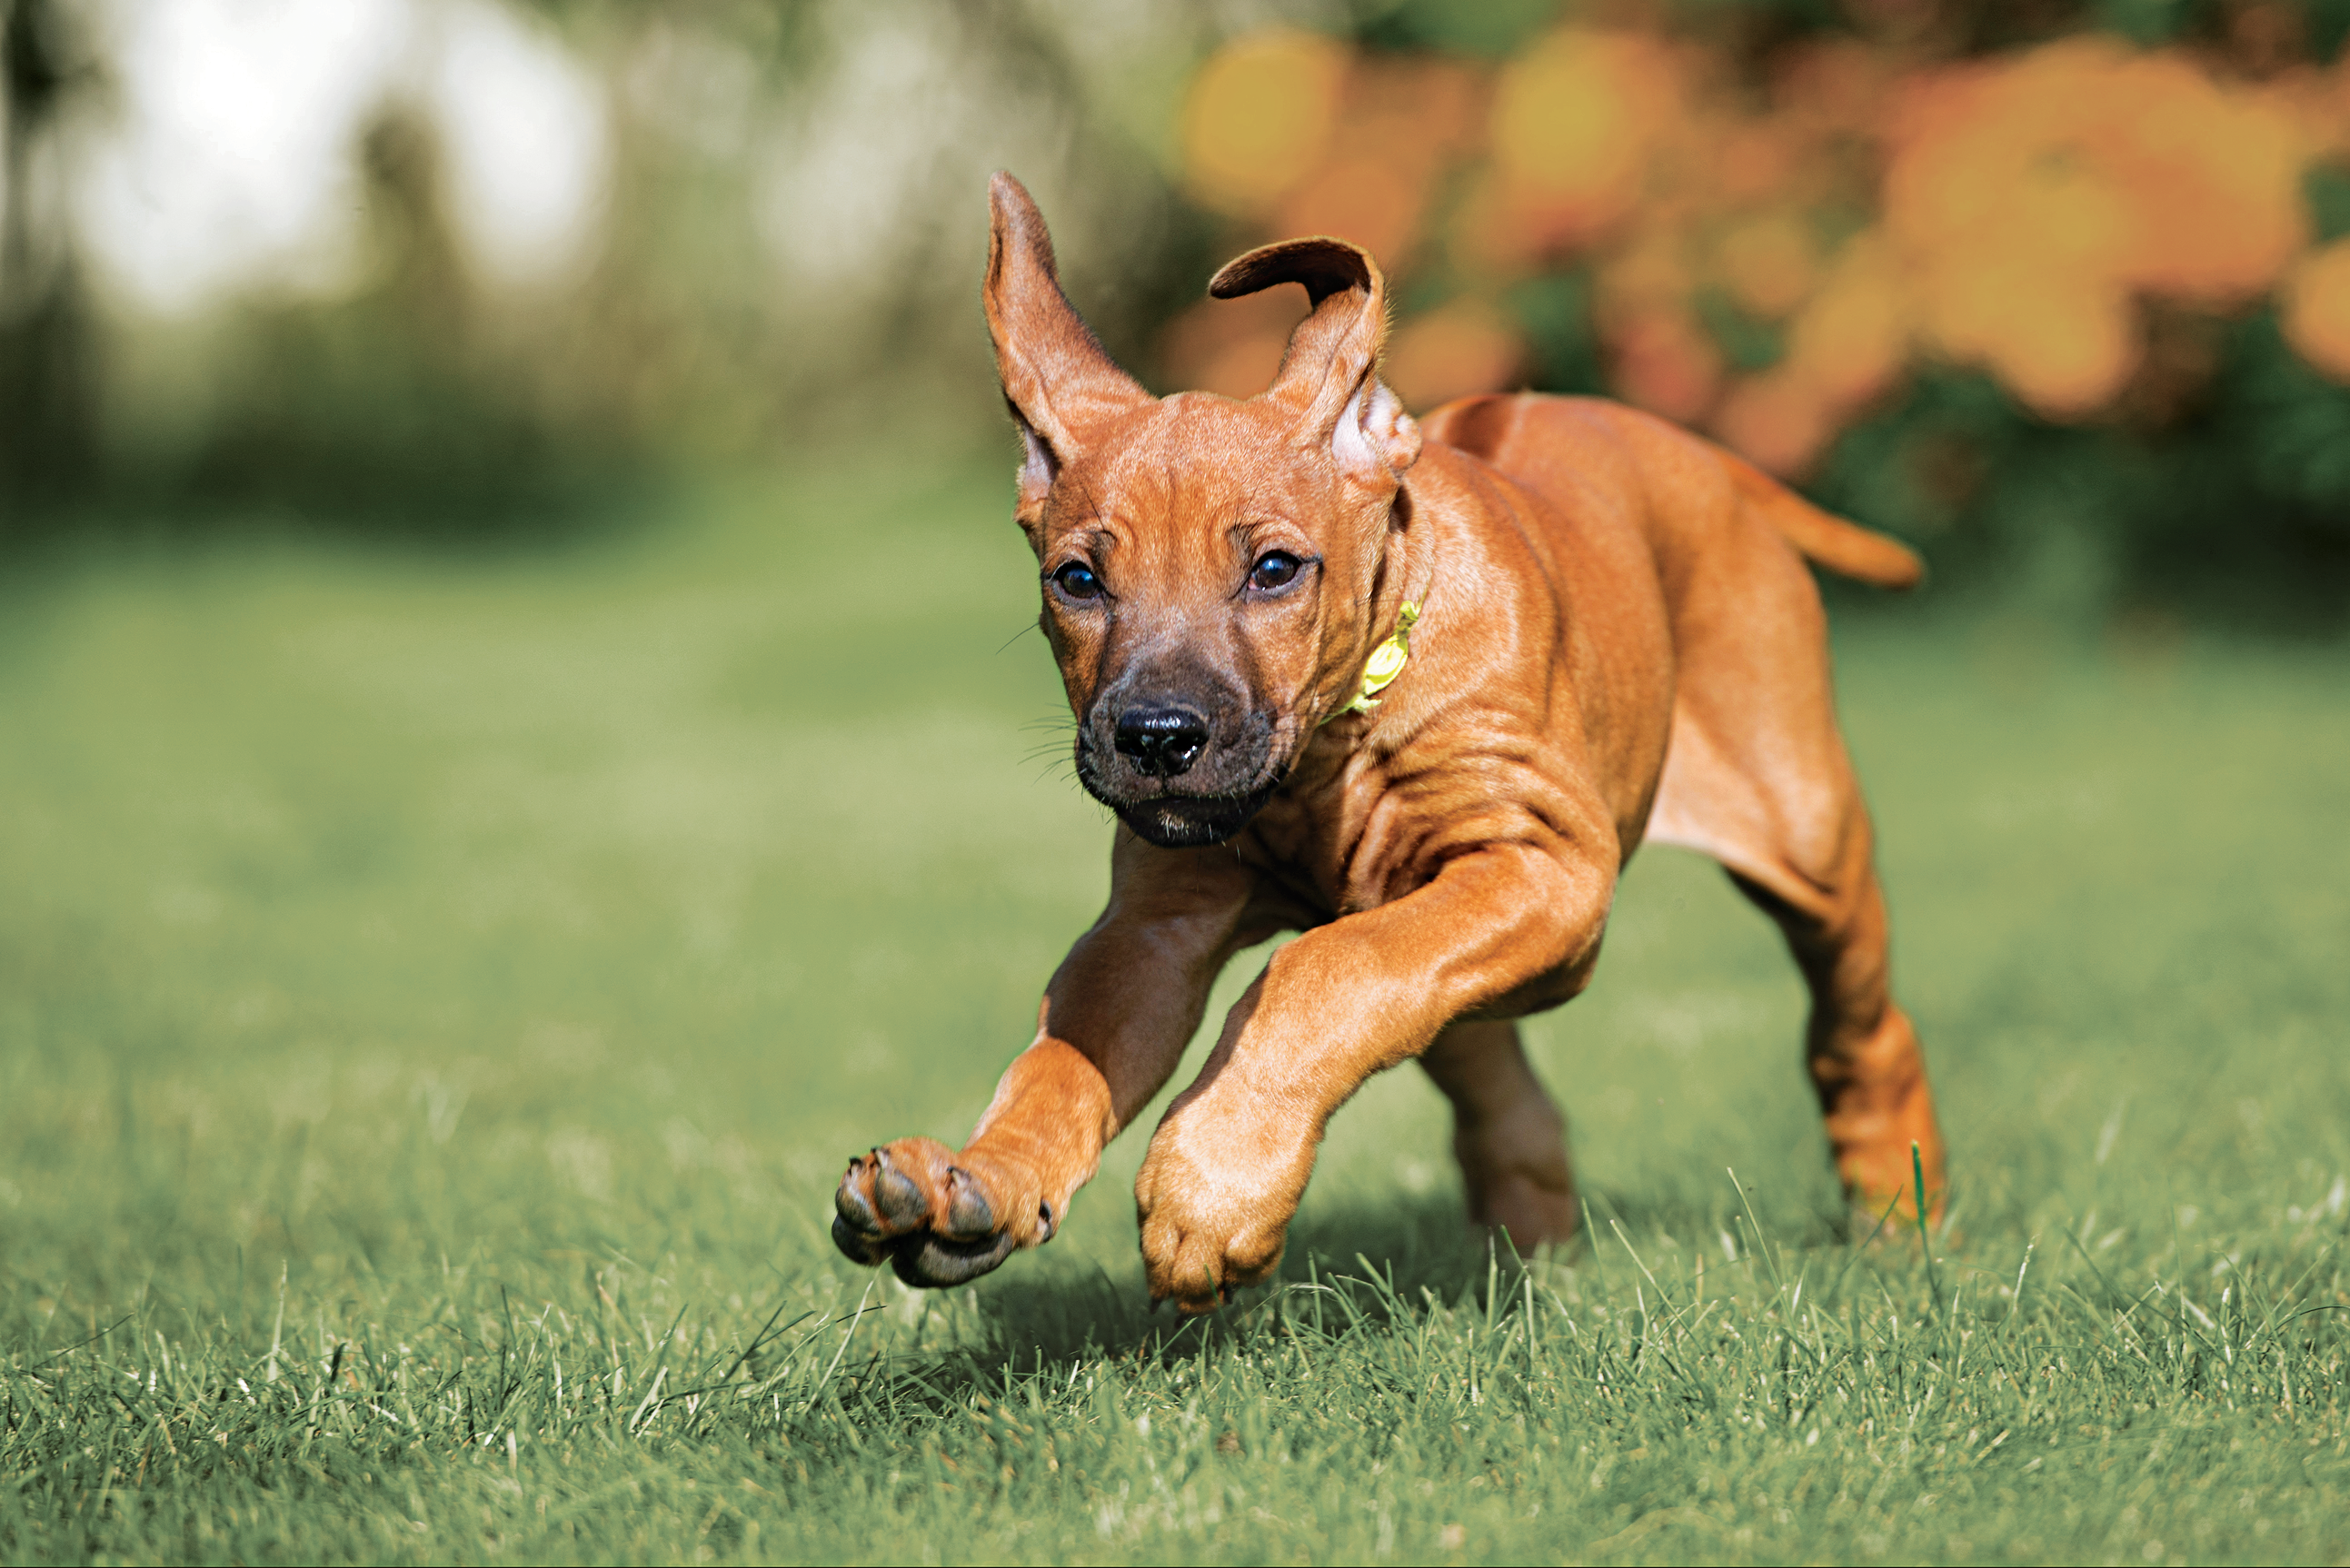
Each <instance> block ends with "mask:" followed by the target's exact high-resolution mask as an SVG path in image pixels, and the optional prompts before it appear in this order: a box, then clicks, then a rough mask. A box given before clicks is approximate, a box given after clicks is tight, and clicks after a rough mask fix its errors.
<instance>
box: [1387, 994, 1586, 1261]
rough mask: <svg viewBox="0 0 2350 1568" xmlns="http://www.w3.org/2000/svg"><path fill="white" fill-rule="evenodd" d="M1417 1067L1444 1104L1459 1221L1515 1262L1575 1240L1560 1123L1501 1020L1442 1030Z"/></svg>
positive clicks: (1511, 1028)
mask: <svg viewBox="0 0 2350 1568" xmlns="http://www.w3.org/2000/svg"><path fill="white" fill-rule="evenodd" d="M1419 1064H1420V1066H1422V1067H1423V1068H1425V1069H1426V1070H1427V1072H1428V1075H1429V1076H1430V1078H1433V1079H1434V1080H1435V1081H1436V1086H1437V1087H1438V1088H1440V1089H1441V1090H1443V1091H1444V1096H1445V1098H1447V1099H1449V1100H1451V1102H1452V1154H1453V1158H1456V1159H1458V1160H1459V1161H1460V1162H1461V1181H1462V1182H1463V1184H1464V1185H1466V1187H1467V1188H1468V1189H1469V1221H1470V1223H1471V1224H1472V1225H1488V1226H1492V1225H1498V1226H1500V1227H1501V1228H1502V1229H1503V1231H1507V1232H1509V1237H1510V1242H1511V1244H1512V1245H1513V1246H1514V1247H1516V1248H1517V1250H1518V1251H1520V1252H1521V1253H1523V1254H1527V1255H1531V1254H1532V1253H1533V1251H1534V1249H1535V1248H1536V1247H1538V1246H1541V1245H1542V1244H1543V1243H1544V1242H1545V1241H1566V1240H1567V1239H1568V1238H1569V1237H1571V1236H1573V1235H1574V1234H1575V1220H1576V1210H1575V1177H1574V1174H1573V1172H1572V1171H1571V1170H1570V1168H1569V1167H1568V1165H1567V1159H1566V1122H1565V1119H1564V1118H1563V1117H1561V1116H1559V1114H1558V1110H1557V1108H1556V1107H1555V1106H1553V1105H1552V1104H1551V1099H1550V1096H1549V1095H1548V1094H1547V1093H1545V1092H1544V1089H1543V1086H1542V1081H1541V1080H1540V1079H1538V1078H1536V1077H1535V1076H1534V1067H1533V1065H1532V1064H1530V1063H1528V1062H1527V1060H1526V1053H1525V1048H1524V1047H1523V1045H1522V1044H1519V1041H1518V1026H1517V1025H1516V1024H1514V1023H1510V1022H1508V1021H1507V1020H1501V1019H1490V1020H1475V1021H1463V1022H1461V1023H1451V1024H1449V1025H1447V1026H1446V1027H1445V1030H1444V1032H1443V1033H1441V1034H1439V1035H1438V1036H1437V1037H1436V1043H1435V1044H1432V1045H1430V1047H1429V1048H1428V1050H1427V1051H1426V1052H1425V1053H1424V1054H1422V1055H1421V1056H1420V1058H1419Z"/></svg>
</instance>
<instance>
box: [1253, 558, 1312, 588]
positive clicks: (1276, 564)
mask: <svg viewBox="0 0 2350 1568" xmlns="http://www.w3.org/2000/svg"><path fill="white" fill-rule="evenodd" d="M1304 565H1305V562H1303V561H1301V560H1299V559H1298V558H1297V557H1296V556H1293V555H1291V554H1290V553H1289V552H1288V551H1286V550H1267V551H1266V552H1265V553H1264V554H1263V555H1262V556H1258V557H1257V558H1256V565H1255V566H1251V567H1250V568H1249V587H1253V588H1281V587H1288V586H1289V583H1290V579H1292V578H1293V577H1295V576H1297V571H1298V568H1299V567H1301V566H1304Z"/></svg>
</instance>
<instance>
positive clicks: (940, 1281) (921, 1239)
mask: <svg viewBox="0 0 2350 1568" xmlns="http://www.w3.org/2000/svg"><path fill="white" fill-rule="evenodd" d="M956 1160H957V1157H956V1155H955V1152H954V1150H952V1149H951V1148H949V1147H947V1146H946V1145H944V1144H942V1143H940V1142H939V1141H937V1140H936V1139H934V1138H926V1137H907V1138H899V1140H898V1141H896V1142H895V1143H892V1144H889V1145H886V1146H883V1147H879V1148H875V1149H873V1150H872V1151H871V1152H869V1153H867V1154H861V1155H858V1157H857V1158H854V1159H852V1160H850V1161H849V1162H848V1171H847V1174H846V1175H845V1176H843V1177H842V1178H841V1179H840V1189H839V1190H838V1191H837V1192H836V1193H835V1194H833V1199H832V1205H833V1209H834V1210H835V1212H834V1215H833V1220H832V1241H833V1245H835V1246H837V1247H838V1248H839V1249H840V1250H841V1251H842V1253H844V1254H845V1255H846V1256H847V1257H848V1258H849V1259H851V1260H852V1261H854V1262H859V1263H863V1264H866V1265H867V1266H868V1267H870V1266H872V1265H874V1264H878V1263H882V1262H887V1263H888V1264H889V1266H890V1267H891V1268H892V1269H894V1270H895V1271H897V1274H898V1277H899V1279H901V1280H903V1281H905V1282H907V1283H908V1284H910V1285H920V1286H924V1287H931V1288H935V1287H938V1286H942V1285H959V1284H962V1283H963V1282H965V1281H967V1280H975V1279H977V1278H978V1277H979V1276H980V1275H982V1274H983V1273H986V1272H988V1271H989V1270H991V1269H993V1268H994V1267H995V1266H996V1265H997V1264H999V1263H1001V1262H1003V1260H1004V1259H1006V1258H1008V1257H1010V1256H1011V1255H1012V1254H1013V1252H1014V1251H1016V1250H1018V1249H1019V1248H1020V1247H1022V1246H1035V1245H1036V1244H1037V1243H1038V1242H1041V1241H1048V1240H1050V1239H1051V1236H1052V1233H1053V1231H1054V1229H1055V1218H1052V1217H1051V1215H1052V1210H1050V1209H1048V1208H1046V1207H1045V1205H1043V1204H1041V1203H1040V1202H1038V1200H1037V1199H1035V1197H1034V1196H1033V1195H1029V1194H1021V1193H1014V1192H1009V1191H1007V1190H1006V1187H1007V1185H1008V1183H1006V1182H1005V1181H1004V1179H1003V1177H1002V1176H1001V1174H1000V1173H994V1172H989V1173H985V1174H983V1173H982V1172H980V1171H979V1170H977V1169H975V1168H971V1167H969V1166H966V1165H962V1164H958V1163H957V1162H956ZM1023 1221H1026V1222H1025V1223H1023Z"/></svg>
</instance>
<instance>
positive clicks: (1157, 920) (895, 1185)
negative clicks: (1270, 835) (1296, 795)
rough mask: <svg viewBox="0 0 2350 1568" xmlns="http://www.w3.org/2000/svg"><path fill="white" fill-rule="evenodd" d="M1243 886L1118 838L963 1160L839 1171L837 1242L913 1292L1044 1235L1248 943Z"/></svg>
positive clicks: (889, 1150)
mask: <svg viewBox="0 0 2350 1568" xmlns="http://www.w3.org/2000/svg"><path fill="white" fill-rule="evenodd" d="M1253 885H1254V883H1253V877H1252V876H1251V875H1250V874H1249V873H1248V872H1247V871H1246V870H1245V869H1243V867H1241V865H1240V863H1239V862H1238V861H1237V860H1236V859H1235V858H1234V857H1233V856H1232V852H1231V851H1230V850H1216V849H1159V848H1155V847H1153V846H1150V845H1149V844H1147V843H1145V842H1144V841H1143V840H1141V839H1139V838H1137V837H1136V836H1134V835H1133V834H1131V833H1129V832H1128V831H1127V830H1125V829H1124V828H1120V829H1119V830H1118V844H1117V847H1116V848H1115V849H1114V850H1113V851H1112V852H1111V857H1110V898H1109V907H1108V908H1107V909H1105V910H1104V911H1103V912H1102V917H1101V919H1098V920H1097V921H1096V922H1095V923H1094V926H1093V929H1091V930H1089V931H1087V933H1086V934H1085V935H1084V936H1083V937H1081V938H1079V939H1078V940H1077V943H1076V946H1075V947H1073V948H1072V949H1070V950H1069V956H1068V957H1067V958H1066V959H1065V960H1064V961H1062V963H1061V967H1060V969H1059V970H1058V971H1056V972H1055V974H1054V976H1053V980H1052V983H1051V984H1050V985H1048V986H1047V987H1046V988H1045V1001H1044V1004H1043V1005H1042V1006H1041V1007H1040V1008H1039V1009H1038V1011H1037V1018H1036V1038H1035V1042H1034V1044H1031V1045H1030V1046H1029V1047H1028V1048H1027V1049H1026V1050H1025V1051H1024V1052H1022V1053H1021V1054H1019V1056H1018V1057H1016V1058H1014V1061H1013V1064H1012V1065H1011V1067H1010V1068H1008V1069H1007V1070H1006V1071H1005V1073H1004V1075H1003V1080H1002V1081H1001V1082H1000V1083H999V1084H998V1085H996V1090H995V1098H994V1100H993V1102H991V1103H990V1104H989V1106H988V1107H987V1110H986V1112H985V1113H984V1114H983V1115H982V1116H981V1117H980V1119H979V1125H978V1127H975V1128H973V1129H972V1135H971V1138H970V1141H969V1142H967V1143H966V1144H964V1146H963V1147H962V1150H961V1151H960V1152H958V1151H956V1150H953V1149H951V1148H949V1147H946V1146H945V1145H944V1144H942V1143H940V1142H939V1141H937V1140H936V1139H935V1138H926V1137H908V1138H899V1139H898V1140H897V1141H896V1142H894V1143H890V1144H888V1145H886V1146H883V1147H877V1148H875V1149H874V1150H873V1151H872V1152H871V1153H869V1154H865V1155H859V1156H858V1157H857V1158H854V1159H852V1160H850V1161H849V1162H848V1173H847V1175H846V1176H844V1177H843V1178H842V1179H841V1183H840V1189H839V1191H838V1192H837V1194H836V1195H835V1198H834V1207H835V1208H836V1210H837V1218H836V1219H835V1220H834V1221H833V1227H832V1236H833V1241H835V1242H836V1243H837V1245H838V1246H839V1248H840V1250H841V1251H843V1252H846V1253H847V1255H848V1256H849V1257H851V1258H853V1259H855V1260H856V1261H858V1262H861V1263H879V1262H882V1261H884V1260H885V1259H886V1260H888V1261H889V1263H890V1264H891V1265H892V1266H893V1267H894V1268H895V1269H896V1270H897V1272H898V1275H899V1278H900V1279H902V1280H904V1281H905V1282H907V1283H909V1284H915V1285H952V1284H960V1283H962V1282H963V1281H965V1280H969V1279H973V1278H975V1277H977V1276H978V1275H980V1274H983V1273H985V1272H988V1271H989V1270H990V1269H993V1268H994V1267H995V1266H996V1265H997V1264H998V1263H1001V1262H1003V1260H1004V1259H1005V1258H1007V1257H1009V1256H1011V1254H1012V1253H1013V1252H1014V1251H1017V1250H1018V1249H1020V1248H1023V1247H1034V1246H1037V1245H1039V1244H1041V1243H1043V1242H1045V1241H1050V1240H1052V1238H1053V1234H1054V1232H1055V1231H1058V1230H1059V1229H1060V1226H1061V1222H1062V1219H1063V1217H1064V1216H1065V1215H1066V1213H1067V1211H1068V1206H1069V1198H1070V1195H1071V1194H1072V1193H1074V1192H1075V1191H1076V1189H1078V1188H1080V1187H1082V1186H1084V1185H1085V1184H1086V1183H1087V1181H1089V1180H1091V1179H1093V1175H1094V1171H1095V1169H1096V1168H1097V1167H1098V1166H1099V1164H1100V1161H1101V1151H1102V1149H1103V1147H1104V1146H1106V1145H1107V1143H1108V1142H1109V1140H1110V1139H1111V1138H1113V1137H1117V1136H1118V1130H1119V1129H1120V1128H1121V1127H1125V1126H1126V1124H1127V1123H1128V1122H1129V1121H1131V1120H1133V1119H1134V1117H1135V1116H1136V1115H1138V1114H1139V1112H1140V1111H1141V1109H1142V1107H1143V1106H1146V1105H1148V1104H1149V1103H1150V1098H1151V1096H1153V1095H1156V1094H1157V1093H1158V1092H1159V1088H1160V1087H1161V1086H1162V1085H1165V1084H1166V1082H1167V1078H1168V1075H1170V1074H1171V1073H1173V1072H1174V1071H1175V1064H1176V1063H1177V1062H1179V1061H1180V1060H1181V1059H1182V1055H1183V1047H1184V1046H1185V1045H1186V1044H1190V1042H1191V1035H1192V1033H1193V1032H1194V1031H1196V1030H1197V1029H1198V1028H1199V1026H1200V1014H1201V1012H1202V1011H1203V1010H1204V1009H1205V1008H1206V1006H1207V1002H1208V990H1209V987H1210V986H1211V985H1212V984H1213V983H1214V981H1215V978H1216V975H1217V973H1218V971H1221V970H1222V968H1223V966H1224V961H1226V960H1227V959H1229V958H1230V957H1231V956H1232V953H1233V952H1234V951H1236V950H1238V949H1239V948H1240V947H1243V946H1245V945H1246V942H1245V940H1238V939H1239V938H1241V937H1243V936H1246V935H1251V934H1263V933H1243V931H1242V924H1243V913H1244V911H1245V909H1246V908H1247V904H1248V899H1249V895H1250V893H1251V891H1252V889H1253Z"/></svg>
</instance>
